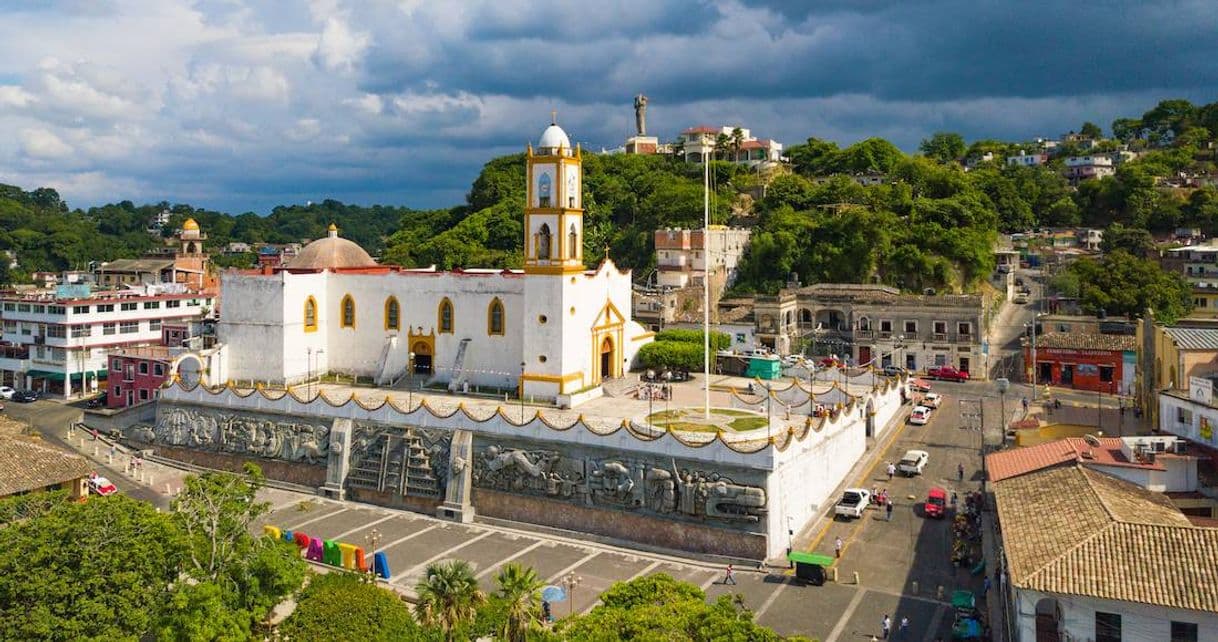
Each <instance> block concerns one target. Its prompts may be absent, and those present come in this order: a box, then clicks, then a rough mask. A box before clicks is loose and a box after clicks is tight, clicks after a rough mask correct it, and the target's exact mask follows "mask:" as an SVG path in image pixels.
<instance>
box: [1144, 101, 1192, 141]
mask: <svg viewBox="0 0 1218 642" xmlns="http://www.w3.org/2000/svg"><path fill="white" fill-rule="evenodd" d="M1196 116H1197V109H1196V108H1195V107H1193V104H1192V103H1191V102H1189V101H1187V100H1184V99H1181V98H1175V99H1171V100H1162V101H1159V104H1157V105H1155V106H1154V108H1153V109H1151V110H1150V111H1148V112H1146V113H1144V114H1142V126H1143V127H1144V128H1145V129H1146V132H1147V136H1148V137H1149V138H1150V141H1151V142H1152V143H1161V142H1163V141H1164V140H1167V139H1168V138H1174V137H1176V136H1179V135H1180V134H1181V133H1183V132H1184V130H1186V129H1188V128H1189V127H1191V126H1192V125H1193V122H1194V120H1195V118H1196Z"/></svg>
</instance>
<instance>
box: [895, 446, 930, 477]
mask: <svg viewBox="0 0 1218 642" xmlns="http://www.w3.org/2000/svg"><path fill="white" fill-rule="evenodd" d="M928 461H930V454H929V453H927V452H926V451H925V450H907V451H905V454H904V455H902V456H901V463H899V464H897V471H898V472H900V473H901V474H902V475H908V476H910V477H913V476H914V475H921V474H922V470H923V469H925V468H926V462H928Z"/></svg>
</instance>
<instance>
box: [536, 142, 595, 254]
mask: <svg viewBox="0 0 1218 642" xmlns="http://www.w3.org/2000/svg"><path fill="white" fill-rule="evenodd" d="M582 179H583V175H582V159H581V158H580V150H579V148H578V147H576V148H574V149H572V148H571V141H570V140H569V139H568V138H567V133H566V132H564V131H563V130H562V128H561V127H559V126H558V125H557V124H556V123H554V122H551V123H550V126H549V127H547V128H546V130H545V131H544V132H542V134H541V140H539V141H538V143H537V149H536V150H534V149H533V146H532V145H530V146H529V148H528V181H529V183H528V197H527V198H528V200H527V202H526V203H525V209H524V271H525V272H526V273H528V274H565V273H568V272H581V271H583V269H584V250H583V246H584V204H583V197H582V192H583V180H582Z"/></svg>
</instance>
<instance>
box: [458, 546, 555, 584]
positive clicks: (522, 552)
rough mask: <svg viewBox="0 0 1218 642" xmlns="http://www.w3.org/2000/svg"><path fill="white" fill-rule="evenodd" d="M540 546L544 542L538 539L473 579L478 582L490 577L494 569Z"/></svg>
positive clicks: (485, 569) (483, 570)
mask: <svg viewBox="0 0 1218 642" xmlns="http://www.w3.org/2000/svg"><path fill="white" fill-rule="evenodd" d="M542 544H545V540H540V539H539V540H537V541H536V542H533V543H532V544H530V545H529V546H528V547H526V548H525V549H523V550H519V551H516V552H515V553H512V554H511V555H509V556H507V557H505V558H503V559H501V560H499V561H498V562H495V563H494V564H491V565H490V566H488V567H486V568H484V569H482V572H481V573H478V574H477V575H475V576H474V579H478V580H480V579H482V578H484V577H486V576H487V575H490V574H491V573H492V572H494V571H495V569H497V568H499V567H501V566H503V565H504V564H507V563H508V562H510V561H512V560H514V559H516V558H517V557H520V556H521V555H524V554H525V553H528V552H529V551H531V550H533V549H535V548H537V547H538V546H541V545H542Z"/></svg>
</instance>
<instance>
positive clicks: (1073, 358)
mask: <svg viewBox="0 0 1218 642" xmlns="http://www.w3.org/2000/svg"><path fill="white" fill-rule="evenodd" d="M1036 343H1037V345H1036V351H1035V353H1033V351H1032V343H1031V342H1030V341H1028V340H1026V339H1025V340H1024V363H1026V364H1032V363H1033V359H1035V367H1036V383H1038V384H1044V385H1054V386H1066V387H1069V388H1074V389H1077V390H1090V391H1092V392H1099V393H1107V394H1111V395H1125V394H1129V393H1131V392H1133V388H1134V374H1135V372H1136V371H1137V363H1138V359H1137V338H1136V337H1135V336H1133V334H1132V333H1114V334H1101V333H1099V332H1094V333H1092V332H1046V333H1045V334H1043V335H1041V336H1039V337H1038V338H1037V340H1036ZM1028 374H1029V376H1028V378H1027V380H1028V381H1032V378H1031V376H1030V373H1028Z"/></svg>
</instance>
